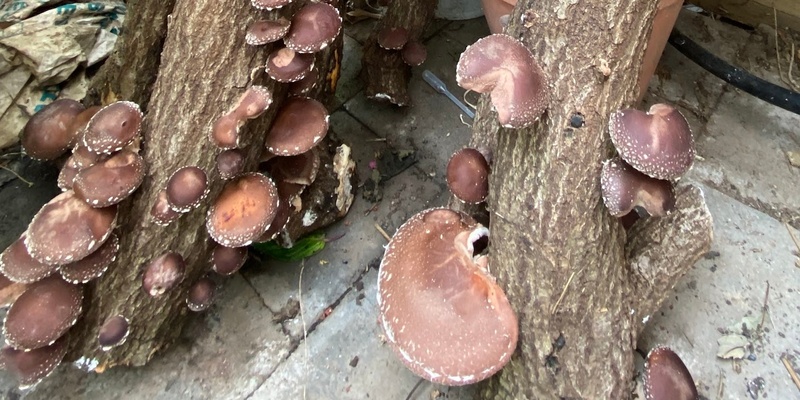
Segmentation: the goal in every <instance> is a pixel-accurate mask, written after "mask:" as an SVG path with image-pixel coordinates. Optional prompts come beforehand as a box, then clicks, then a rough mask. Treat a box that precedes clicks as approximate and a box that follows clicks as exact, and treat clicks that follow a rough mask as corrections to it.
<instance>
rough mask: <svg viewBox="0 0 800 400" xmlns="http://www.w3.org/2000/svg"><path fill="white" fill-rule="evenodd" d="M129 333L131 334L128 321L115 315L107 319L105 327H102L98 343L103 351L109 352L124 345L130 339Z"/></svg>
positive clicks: (98, 335)
mask: <svg viewBox="0 0 800 400" xmlns="http://www.w3.org/2000/svg"><path fill="white" fill-rule="evenodd" d="M128 333H130V323H129V321H128V319H127V318H125V317H124V316H122V315H115V316H113V317H111V318H109V319H107V320H106V322H104V323H103V326H101V327H100V332H99V333H98V334H97V343H99V344H100V349H101V350H103V351H108V350H111V349H112V348H114V347H117V346H119V345H122V344H124V343H125V340H126V339H128Z"/></svg>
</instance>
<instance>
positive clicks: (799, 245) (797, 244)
mask: <svg viewBox="0 0 800 400" xmlns="http://www.w3.org/2000/svg"><path fill="white" fill-rule="evenodd" d="M783 226H785V227H786V230H787V231H789V236H791V237H792V241H793V242H794V247H796V248H797V253H798V254H800V241H798V240H797V238H796V237H795V236H794V231H793V230H792V227H791V226H790V225H789V223H788V222H784V223H783Z"/></svg>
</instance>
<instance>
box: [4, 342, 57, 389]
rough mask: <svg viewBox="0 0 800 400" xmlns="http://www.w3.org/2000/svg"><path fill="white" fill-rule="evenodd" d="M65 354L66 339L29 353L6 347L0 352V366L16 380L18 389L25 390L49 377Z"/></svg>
mask: <svg viewBox="0 0 800 400" xmlns="http://www.w3.org/2000/svg"><path fill="white" fill-rule="evenodd" d="M66 354H67V341H66V339H60V340H57V341H56V342H55V343H53V344H51V345H49V346H45V347H40V348H38V349H34V350H30V351H24V350H18V349H15V348H13V347H11V346H6V347H4V348H3V350H2V351H0V364H2V366H3V369H5V370H6V371H8V372H9V373H10V374H11V375H12V376H13V377H14V378H15V379H16V380H17V382H18V383H19V388H20V389H27V388H29V387H31V386H33V385H35V384H37V383H39V382H40V381H41V380H42V379H44V378H46V377H47V376H48V375H50V373H52V372H53V371H54V370H55V369H56V367H57V366H58V364H60V363H61V360H62V359H63V358H64V356H65V355H66Z"/></svg>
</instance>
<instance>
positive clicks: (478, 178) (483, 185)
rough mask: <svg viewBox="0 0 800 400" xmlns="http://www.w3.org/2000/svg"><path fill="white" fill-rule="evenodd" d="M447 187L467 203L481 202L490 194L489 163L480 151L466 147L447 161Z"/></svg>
mask: <svg viewBox="0 0 800 400" xmlns="http://www.w3.org/2000/svg"><path fill="white" fill-rule="evenodd" d="M447 187H449V188H450V191H451V192H453V194H454V195H455V196H456V197H458V199H459V200H461V201H463V202H465V203H473V204H475V203H480V202H482V201H484V200H486V196H488V195H489V163H488V162H486V159H485V158H484V157H483V155H482V154H481V153H480V151H478V150H475V149H471V148H464V149H461V150H459V151H457V152H455V153H454V154H453V156H452V157H450V161H449V162H448V163H447Z"/></svg>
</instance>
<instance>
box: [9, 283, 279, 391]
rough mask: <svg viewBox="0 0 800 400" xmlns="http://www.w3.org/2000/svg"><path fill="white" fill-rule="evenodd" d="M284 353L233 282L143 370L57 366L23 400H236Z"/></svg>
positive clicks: (273, 329)
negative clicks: (96, 370)
mask: <svg viewBox="0 0 800 400" xmlns="http://www.w3.org/2000/svg"><path fill="white" fill-rule="evenodd" d="M289 348H290V341H289V338H288V336H286V335H285V334H284V333H283V332H282V331H281V326H280V324H277V323H275V322H273V321H272V313H271V312H270V311H269V310H268V309H267V308H266V307H265V306H264V304H263V303H262V301H261V299H260V298H259V297H258V295H257V293H256V292H255V291H254V290H253V288H252V287H251V286H250V285H249V284H248V283H247V282H246V281H245V280H244V279H243V278H242V277H241V276H239V275H235V276H233V277H231V278H230V279H228V280H226V281H225V283H224V286H223V287H222V288H221V290H220V294H219V297H218V298H217V301H216V303H215V304H214V305H213V306H212V307H211V308H210V309H209V310H208V311H206V312H204V313H202V314H198V315H197V317H196V318H194V319H193V321H191V322H190V324H189V326H187V328H186V329H184V332H183V333H182V334H181V337H180V339H179V340H178V342H177V343H175V344H174V345H173V346H171V347H170V348H169V349H168V350H166V351H165V352H163V353H161V354H159V355H157V356H156V357H155V358H154V359H153V360H152V361H151V362H150V363H149V364H148V365H147V367H146V368H126V367H117V368H112V369H110V370H108V371H106V372H105V373H103V374H94V373H85V372H83V371H81V370H78V369H77V368H75V367H73V366H71V365H62V366H60V367H59V369H58V370H56V372H55V373H54V374H53V375H52V376H50V377H49V378H48V379H46V380H44V381H43V382H42V383H40V384H39V385H38V386H37V387H36V388H35V389H34V390H33V391H32V392H30V393H29V394H28V395H27V396H26V397H25V398H26V399H32V400H35V399H241V398H244V397H245V396H247V395H248V394H249V393H251V392H252V391H254V390H255V389H256V388H257V387H258V386H259V385H260V384H261V383H262V382H263V381H264V379H265V378H266V376H267V375H269V374H270V373H271V372H272V371H273V370H275V368H276V367H277V365H278V364H279V363H280V362H281V361H282V360H283V359H284V358H285V357H286V356H287V354H288V352H289ZM2 374H3V375H5V372H3V373H2Z"/></svg>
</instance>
